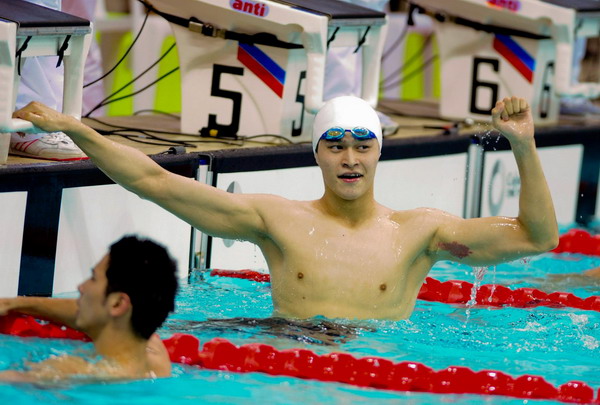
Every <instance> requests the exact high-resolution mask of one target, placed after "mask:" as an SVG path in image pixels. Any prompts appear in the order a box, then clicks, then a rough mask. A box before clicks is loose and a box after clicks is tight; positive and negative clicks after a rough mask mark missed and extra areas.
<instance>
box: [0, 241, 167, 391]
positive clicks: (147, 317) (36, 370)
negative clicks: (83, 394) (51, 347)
mask: <svg viewBox="0 0 600 405" xmlns="http://www.w3.org/2000/svg"><path fill="white" fill-rule="evenodd" d="M177 284H178V283H177V278H176V266H175V263H174V262H173V260H172V259H171V257H170V256H169V254H168V253H167V251H166V250H165V248H163V247H162V246H160V245H157V244H156V243H154V242H152V241H149V240H140V239H138V238H136V237H133V236H128V237H124V238H123V239H121V240H119V241H118V242H116V243H115V244H113V245H112V246H111V248H110V251H109V253H108V254H106V255H105V256H104V257H103V258H102V260H100V262H99V263H98V264H97V265H96V266H95V267H94V268H93V269H92V275H91V277H90V278H89V279H88V280H86V281H84V282H83V283H82V284H80V285H79V293H80V296H79V298H78V299H77V300H75V299H58V298H41V297H16V298H2V299H0V315H3V314H7V313H9V312H17V313H25V314H29V315H34V316H38V317H43V318H45V319H47V320H51V321H55V322H59V323H61V324H65V325H67V326H70V327H73V328H75V329H78V330H81V331H83V332H85V333H86V334H87V335H88V336H89V337H90V338H91V339H92V342H93V344H94V349H95V352H96V354H97V355H99V356H100V360H96V359H94V361H90V360H87V359H85V358H84V357H79V356H68V355H63V356H56V357H50V358H49V359H46V360H44V361H41V362H39V363H30V364H28V366H27V370H24V371H16V370H9V371H0V381H13V382H38V381H58V380H63V379H67V378H72V377H77V378H78V380H81V379H86V378H89V379H92V380H97V379H102V380H114V379H143V378H155V377H167V376H170V375H171V363H170V361H169V356H168V353H167V351H166V348H165V347H164V345H163V343H162V341H161V340H160V338H159V337H158V335H156V334H155V333H154V332H155V331H156V329H157V328H158V327H159V326H160V325H161V324H162V323H163V321H164V320H165V319H166V318H167V315H168V314H169V313H170V312H171V311H173V309H174V307H175V294H176V291H177Z"/></svg>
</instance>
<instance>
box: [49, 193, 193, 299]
mask: <svg viewBox="0 0 600 405" xmlns="http://www.w3.org/2000/svg"><path fill="white" fill-rule="evenodd" d="M129 233H136V234H138V235H139V236H143V237H149V238H151V239H153V240H155V241H157V242H159V243H161V244H163V245H165V246H166V247H167V248H168V250H169V252H170V254H171V255H172V256H173V258H175V259H176V260H177V264H178V268H179V276H180V277H186V276H187V273H188V264H189V254H190V235H191V227H190V226H189V225H188V224H186V223H185V222H183V221H182V220H180V219H179V218H177V217H175V216H174V215H172V214H170V213H169V212H167V211H165V210H164V209H162V208H160V207H159V206H158V205H156V204H154V203H152V202H149V201H145V200H142V199H141V198H139V197H137V196H136V195H135V194H133V193H130V192H129V191H127V190H125V189H124V188H122V187H121V186H118V185H116V184H110V185H103V186H92V187H78V188H69V189H65V190H63V197H62V205H61V207H60V222H59V227H58V241H57V249H56V270H55V275H54V290H53V292H54V293H55V294H56V293H62V292H69V291H75V290H76V288H77V285H78V284H79V283H80V282H81V281H83V280H85V279H86V278H87V277H89V275H90V270H91V268H92V267H93V266H94V265H95V264H96V263H97V262H98V261H99V260H100V259H101V258H102V256H103V255H104V254H105V253H106V252H107V249H108V247H109V246H110V244H112V243H113V242H115V241H117V240H118V239H120V238H121V237H122V236H123V235H125V234H129Z"/></svg>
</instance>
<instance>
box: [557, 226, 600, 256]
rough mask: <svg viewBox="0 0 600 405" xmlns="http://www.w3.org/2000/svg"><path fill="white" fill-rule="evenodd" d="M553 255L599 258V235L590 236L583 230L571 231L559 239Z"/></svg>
mask: <svg viewBox="0 0 600 405" xmlns="http://www.w3.org/2000/svg"><path fill="white" fill-rule="evenodd" d="M552 252H554V253H581V254H584V255H591V256H600V235H591V234H590V233H589V232H587V231H584V230H583V229H571V230H569V231H568V232H567V233H565V234H563V235H561V236H560V238H559V242H558V246H557V247H556V248H555V249H554V250H552Z"/></svg>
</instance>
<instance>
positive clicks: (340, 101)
mask: <svg viewBox="0 0 600 405" xmlns="http://www.w3.org/2000/svg"><path fill="white" fill-rule="evenodd" d="M332 127H342V128H344V129H352V128H355V127H365V128H367V129H370V130H371V131H373V133H374V134H375V136H376V137H377V142H378V143H379V153H381V147H382V141H383V138H382V135H381V121H380V120H379V117H378V116H377V112H375V110H374V109H373V107H371V106H370V105H369V103H367V102H366V101H365V100H363V99H362V98H358V97H354V96H341V97H336V98H332V99H331V100H329V101H327V102H326V103H325V105H324V106H323V107H321V109H320V110H319V112H318V113H317V115H316V116H315V120H314V122H313V134H312V146H313V152H314V153H317V145H318V144H319V140H320V139H321V135H323V133H324V132H325V131H327V130H328V129H330V128H332Z"/></svg>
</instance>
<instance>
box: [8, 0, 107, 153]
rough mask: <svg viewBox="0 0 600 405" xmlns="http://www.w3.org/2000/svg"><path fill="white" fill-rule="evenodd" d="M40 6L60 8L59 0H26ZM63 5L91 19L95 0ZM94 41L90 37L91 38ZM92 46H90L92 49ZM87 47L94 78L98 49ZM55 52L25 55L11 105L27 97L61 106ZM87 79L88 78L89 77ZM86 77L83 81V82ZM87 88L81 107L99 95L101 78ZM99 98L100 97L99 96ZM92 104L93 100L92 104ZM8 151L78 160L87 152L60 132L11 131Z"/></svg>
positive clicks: (22, 103) (67, 0)
mask: <svg viewBox="0 0 600 405" xmlns="http://www.w3.org/2000/svg"><path fill="white" fill-rule="evenodd" d="M27 1H29V2H30V3H35V4H38V5H40V6H44V7H48V8H52V9H54V10H61V0H27ZM63 2H64V3H65V6H66V8H68V9H69V10H71V11H67V10H63V11H65V12H70V13H71V14H74V15H79V16H80V17H82V18H86V19H89V20H91V19H92V17H93V14H94V10H95V4H96V0H85V1H81V0H63ZM92 42H94V41H92ZM93 48H94V46H92V49H93ZM96 52H97V50H96V51H90V54H91V55H92V57H91V58H88V60H86V75H87V74H88V64H89V63H90V62H91V65H92V69H91V73H90V76H92V77H93V78H97V77H99V76H100V75H101V70H100V69H99V68H94V64H95V63H96V62H94V60H98V61H99V53H96ZM57 61H58V57H57V56H41V57H29V58H26V59H25V61H24V63H23V66H22V68H21V78H20V83H19V89H18V94H17V100H16V105H15V108H16V109H19V108H22V107H24V106H25V105H27V104H28V103H29V102H31V101H40V102H42V103H44V104H46V105H48V106H49V107H52V108H54V109H56V110H58V111H60V110H61V109H62V96H63V80H64V76H63V72H64V69H63V66H62V65H61V66H59V67H56V64H57ZM90 80H91V79H90ZM87 82H88V81H87V77H86V78H84V83H87ZM89 89H90V90H87V89H86V90H85V91H84V96H83V106H84V107H83V109H84V111H86V107H87V106H88V105H89V104H93V103H94V100H95V99H97V98H98V97H102V94H103V89H102V84H101V82H99V83H97V86H96V87H95V88H93V86H90V88H89ZM100 100H101V98H100ZM94 105H95V104H94ZM10 153H11V154H13V155H19V156H25V157H32V158H38V159H49V160H79V159H87V156H86V155H85V154H84V153H83V152H82V151H81V149H79V147H77V145H75V143H73V141H72V140H71V139H70V138H69V137H68V136H66V135H65V134H63V133H62V132H58V133H52V134H45V133H41V134H21V133H13V134H11V141H10Z"/></svg>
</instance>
